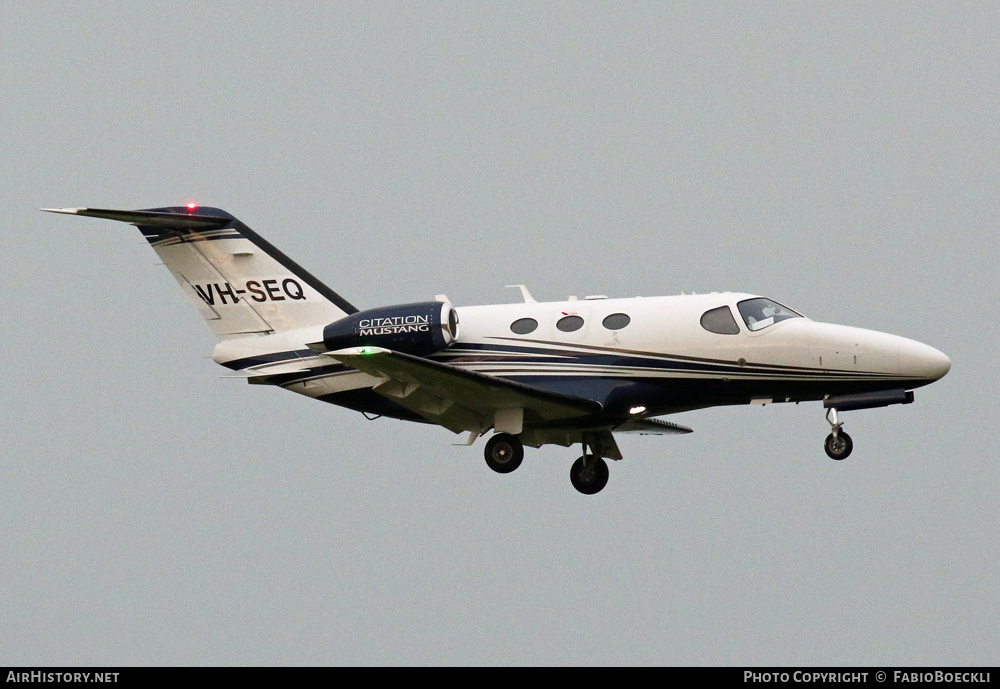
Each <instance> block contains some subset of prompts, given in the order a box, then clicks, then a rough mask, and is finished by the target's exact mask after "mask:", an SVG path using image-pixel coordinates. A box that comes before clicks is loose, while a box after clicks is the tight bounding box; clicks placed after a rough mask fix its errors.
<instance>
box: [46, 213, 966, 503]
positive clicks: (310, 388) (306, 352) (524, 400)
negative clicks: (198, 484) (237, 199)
mask: <svg viewBox="0 0 1000 689" xmlns="http://www.w3.org/2000/svg"><path fill="white" fill-rule="evenodd" d="M41 210H45V211H48V212H52V213H63V214H70V215H82V216H89V217H95V218H105V219H109V220H117V221H121V222H126V223H131V224H132V225H134V226H136V227H138V228H139V230H140V231H141V232H142V234H143V236H144V237H145V238H146V240H147V241H148V242H149V243H150V244H151V245H152V247H153V250H154V251H156V253H157V254H158V255H159V256H160V258H161V259H162V261H163V263H164V264H165V265H166V267H167V268H168V269H169V270H170V272H171V274H173V276H174V278H175V279H176V280H177V283H178V284H179V285H180V286H181V288H182V290H183V291H184V293H185V294H186V295H187V297H188V299H189V300H190V302H191V303H192V304H193V305H194V306H195V308H196V309H197V310H198V311H199V312H200V313H201V315H202V316H203V317H204V319H205V320H206V322H207V323H208V325H209V327H210V328H211V329H212V331H213V332H214V333H215V335H216V336H217V337H218V339H219V343H218V344H217V345H216V347H215V349H214V352H213V355H212V357H213V359H214V360H215V361H216V362H217V363H219V364H221V365H222V366H224V367H226V368H228V369H230V371H231V373H230V374H228V375H229V376H235V377H242V378H246V379H247V381H248V382H249V383H252V384H258V385H277V386H280V387H282V388H284V389H286V390H291V391H292V392H297V393H299V394H302V395H306V396H308V397H312V398H315V399H318V400H322V401H324V402H329V403H332V404H336V405H340V406H342V407H346V408H348V409H353V410H356V411H359V412H361V413H363V414H364V415H365V416H366V417H368V418H370V419H371V418H378V417H380V416H385V417H391V418H396V419H403V420H407V421H416V422H423V423H431V424H438V425H440V426H443V427H445V428H447V429H448V430H450V431H452V432H454V433H456V434H460V433H468V439H467V441H466V444H468V445H472V444H473V443H474V442H475V441H476V440H477V439H478V438H479V437H481V436H483V435H485V434H487V433H489V432H490V431H493V435H492V436H491V437H490V438H489V440H488V441H487V442H486V444H485V448H484V455H485V458H486V464H487V465H488V466H489V467H490V468H491V469H493V470H494V471H496V472H498V473H501V474H506V473H510V472H512V471H514V470H515V469H517V468H518V466H520V464H521V461H522V459H523V457H524V447H525V446H529V447H533V448H538V447H541V446H542V445H549V444H554V445H561V446H564V447H570V446H573V445H580V446H581V447H582V455H581V456H580V458H579V459H577V460H576V461H575V462H574V463H573V465H572V467H571V470H570V480H571V483H572V485H573V486H574V487H575V488H576V489H577V490H578V491H580V492H581V493H583V494H586V495H593V494H595V493H598V492H599V491H601V490H602V489H603V488H604V487H605V485H606V484H607V482H608V478H609V469H608V465H607V462H605V459H612V460H619V459H622V454H621V451H620V450H619V448H618V444H617V442H616V441H615V434H616V433H640V434H653V435H669V434H680V433H690V432H691V430H692V429H690V428H687V427H685V426H682V425H680V424H677V423H673V422H671V421H667V420H664V419H661V418H658V417H661V416H665V415H669V414H675V413H678V412H683V411H690V410H695V409H703V408H707V407H714V406H721V405H746V404H769V403H782V402H796V403H798V402H805V401H822V402H823V407H824V408H825V409H826V420H827V422H828V423H829V424H830V428H831V430H830V434H829V436H827V438H826V440H825V442H824V449H825V450H826V454H827V455H829V456H830V457H831V458H833V459H835V460H842V459H845V458H846V457H847V456H848V455H850V454H851V451H852V449H853V447H854V443H853V441H852V439H851V437H850V436H849V435H848V434H847V433H846V432H845V431H844V430H843V422H842V421H840V420H839V416H838V414H839V413H840V412H844V411H849V410H858V409H870V408H875V407H884V406H888V405H893V404H909V403H911V402H913V389H914V388H917V387H921V386H923V385H927V384H929V383H932V382H934V381H936V380H938V379H940V378H941V377H943V376H944V375H945V374H946V373H947V372H948V370H949V369H950V368H951V361H950V360H949V359H948V357H947V356H945V355H944V354H943V353H941V352H940V351H938V350H936V349H934V348H933V347H930V346H928V345H925V344H922V343H920V342H916V341H914V340H910V339H906V338H903V337H899V336H896V335H889V334H887V333H882V332H877V331H873V330H863V329H860V328H854V327H849V326H844V325H834V324H829V323H821V322H816V321H813V320H810V319H809V318H806V317H805V316H803V315H801V314H799V313H798V312H796V311H793V310H792V309H790V308H788V307H786V306H784V305H782V304H779V303H778V302H776V301H773V300H771V299H769V298H766V297H762V296H760V295H756V294H745V293H730V292H722V293H711V294H684V295H679V296H665V297H635V298H627V299H609V298H607V297H605V296H603V295H601V296H588V297H585V298H584V299H577V298H575V297H570V298H569V299H567V300H566V301H560V302H537V301H536V300H535V299H534V298H533V297H532V296H531V292H530V291H529V290H528V288H527V287H526V286H524V285H514V287H519V288H520V290H521V296H522V299H523V302H519V303H514V304H496V305H486V306H461V307H455V306H453V305H452V304H451V302H450V300H449V299H448V298H447V297H446V296H445V295H438V296H437V297H436V298H435V299H434V300H433V301H423V302H414V303H408V304H396V305H391V306H381V307H376V308H371V309H366V310H363V311H362V310H359V309H358V308H357V307H355V306H354V305H352V304H351V303H350V302H348V301H346V300H345V299H344V298H343V297H341V296H340V295H339V294H337V293H336V292H334V291H333V290H332V289H330V288H329V287H327V286H326V285H325V284H324V283H322V282H320V281H319V280H318V279H317V278H315V277H314V276H313V275H312V274H310V273H309V272H307V271H306V270H305V269H303V268H302V267H301V266H300V265H299V264H298V263H296V262H294V261H293V260H292V259H290V258H288V257H287V256H286V255H285V254H283V253H282V252H281V251H279V250H278V249H277V248H275V247H274V246H272V245H271V244H270V243H269V242H267V241H266V240H265V239H264V238H262V237H261V236H260V235H258V234H257V233H256V232H254V231H253V230H251V229H250V228H249V227H247V226H246V225H244V224H243V223H242V222H240V221H239V220H237V219H236V218H235V217H233V216H232V215H230V214H229V213H227V212H225V211H223V210H220V209H218V208H210V207H202V206H198V205H196V204H188V205H187V206H172V207H166V208H151V209H146V210H108V209H100V208H43V209H41Z"/></svg>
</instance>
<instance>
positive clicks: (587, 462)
mask: <svg viewBox="0 0 1000 689" xmlns="http://www.w3.org/2000/svg"><path fill="white" fill-rule="evenodd" d="M609 475H610V472H609V471H608V463H607V462H605V461H604V459H603V458H601V457H599V456H597V455H594V454H589V453H588V452H587V443H586V441H584V443H583V456H582V457H580V459H578V460H576V461H575V462H573V466H572V467H571V468H570V470H569V480H570V482H571V483H572V484H573V487H574V488H576V489H577V490H578V491H580V492H581V493H583V494H584V495H593V494H594V493H600V492H601V489H603V488H604V486H606V485H608V476H609Z"/></svg>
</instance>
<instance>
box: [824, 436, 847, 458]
mask: <svg viewBox="0 0 1000 689" xmlns="http://www.w3.org/2000/svg"><path fill="white" fill-rule="evenodd" d="M823 448H824V449H825V450H826V454H827V456H829V457H830V459H836V460H838V461H839V460H841V459H847V456H848V455H850V454H851V450H853V449H854V441H852V440H851V436H849V435H847V434H846V433H844V432H843V431H838V432H837V436H836V437H834V435H833V433H831V434H830V435H828V436H826V442H825V443H823Z"/></svg>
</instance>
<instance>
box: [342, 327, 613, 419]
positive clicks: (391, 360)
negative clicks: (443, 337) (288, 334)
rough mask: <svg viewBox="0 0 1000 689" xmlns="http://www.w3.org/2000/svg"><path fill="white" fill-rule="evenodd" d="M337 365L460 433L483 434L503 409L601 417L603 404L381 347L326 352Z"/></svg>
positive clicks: (540, 415) (527, 414)
mask: <svg viewBox="0 0 1000 689" xmlns="http://www.w3.org/2000/svg"><path fill="white" fill-rule="evenodd" d="M326 356H329V357H331V358H333V359H336V360H337V361H339V362H341V363H343V364H345V365H347V366H350V367H352V368H356V369H358V370H359V371H363V372H364V373H367V374H369V375H372V376H377V377H380V378H382V379H384V380H385V382H384V383H382V384H380V385H377V386H375V388H373V389H374V390H375V392H377V393H379V394H380V395H383V396H384V397H387V398H389V399H391V400H392V401H394V402H396V403H398V404H400V405H402V406H404V407H406V408H407V409H410V410H412V411H415V412H416V413H418V414H420V415H421V416H423V417H424V418H426V419H428V420H430V421H433V422H435V423H439V424H441V425H442V426H445V427H446V428H449V429H450V430H453V431H455V432H456V433H458V432H462V431H473V432H483V431H484V430H486V429H488V428H489V427H490V426H492V425H494V421H495V416H496V413H497V412H498V411H501V410H511V409H523V410H524V419H525V421H526V422H530V421H557V420H561V419H570V418H574V417H582V416H588V415H591V414H596V413H598V412H600V411H601V409H603V407H602V406H601V403H600V402H596V401H594V400H588V399H583V398H581V397H573V396H570V395H562V394H559V393H555V392H549V391H547V390H541V389H539V388H535V387H532V386H530V385H525V384H523V383H517V382H514V381H510V380H503V379H500V378H494V377H493V376H488V375H484V374H482V373H474V372H472V371H465V370H462V369H459V368H456V367H454V366H449V365H448V364H442V363H438V362H436V361H431V360H429V359H423V358H420V357H416V356H412V355H409V354H403V353H402V352H395V351H392V350H389V349H383V348H381V347H351V348H348V349H339V350H336V351H333V352H326Z"/></svg>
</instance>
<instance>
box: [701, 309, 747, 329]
mask: <svg viewBox="0 0 1000 689" xmlns="http://www.w3.org/2000/svg"><path fill="white" fill-rule="evenodd" d="M701 327H703V328H704V329H705V330H707V331H708V332H710V333H718V334H719V335H739V334H740V326H738V325H736V319H735V318H733V312H732V310H730V308H729V307H728V306H720V307H719V308H717V309H711V310H709V311H706V312H705V313H703V314H702V315H701Z"/></svg>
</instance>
